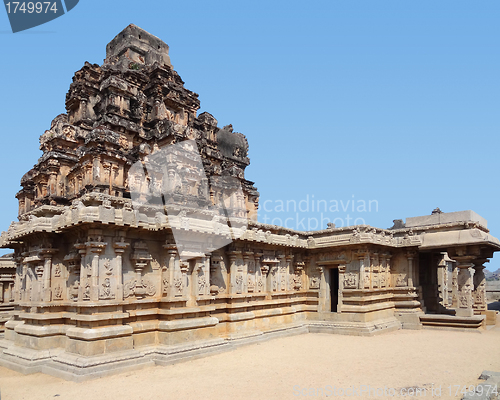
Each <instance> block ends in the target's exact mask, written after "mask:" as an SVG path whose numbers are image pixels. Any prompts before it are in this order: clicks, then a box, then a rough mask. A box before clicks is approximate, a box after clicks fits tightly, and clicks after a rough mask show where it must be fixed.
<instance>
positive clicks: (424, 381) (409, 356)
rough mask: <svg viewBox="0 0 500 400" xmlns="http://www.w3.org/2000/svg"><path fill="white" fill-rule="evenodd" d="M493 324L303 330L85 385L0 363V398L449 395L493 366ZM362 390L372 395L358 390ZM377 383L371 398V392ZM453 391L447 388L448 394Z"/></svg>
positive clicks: (497, 336) (496, 367)
mask: <svg viewBox="0 0 500 400" xmlns="http://www.w3.org/2000/svg"><path fill="white" fill-rule="evenodd" d="M498 329H499V328H498V327H497V328H496V329H495V330H489V331H485V332H483V333H476V332H450V331H437V330H422V331H397V332H393V333H387V334H383V335H380V336H376V337H357V336H340V335H328V334H308V335H301V336H293V337H287V338H282V339H274V340H270V341H267V342H263V343H260V344H255V345H249V346H245V347H241V348H238V349H236V350H234V351H232V352H227V353H221V354H216V355H213V356H208V357H205V358H202V359H198V360H193V361H187V362H183V363H179V364H177V365H171V366H167V367H152V368H145V369H142V370H138V371H135V372H128V373H123V374H119V375H115V376H111V377H106V378H101V379H97V380H93V381H88V382H84V383H74V382H67V381H64V380H62V379H58V378H53V377H50V376H47V375H43V374H33V375H26V376H25V375H21V374H19V373H16V372H13V371H10V370H8V369H5V368H0V390H1V398H2V400H9V399H13V400H20V399H26V400H37V399H57V400H70V399H71V400H78V399H86V400H87V399H106V400H107V399H121V400H125V399H134V400H140V399H145V400H146V399H147V400H149V399H297V398H326V397H327V396H326V395H330V396H328V397H333V398H335V397H337V398H338V397H347V396H346V395H348V394H351V391H352V389H353V388H354V390H355V392H354V396H352V394H351V397H354V398H357V399H368V398H378V399H381V398H391V396H390V395H389V394H390V393H392V392H388V391H386V393H385V394H384V393H383V388H384V387H387V390H389V389H390V388H394V389H396V390H397V394H398V395H399V393H400V392H399V390H400V389H401V388H406V387H425V388H426V389H427V392H426V396H423V392H421V395H420V396H417V395H415V396H411V397H417V398H422V397H425V398H440V399H452V398H461V397H462V395H461V394H459V395H458V396H457V397H455V396H453V395H452V396H449V388H448V387H449V385H461V386H463V385H468V384H473V383H476V382H477V380H476V378H477V377H478V376H479V374H480V373H481V372H482V371H483V370H493V371H500V330H498ZM334 387H335V388H336V392H334V390H335V389H334ZM439 387H441V395H440V396H439V392H438V391H437V389H438V388H439ZM339 388H343V389H347V393H344V396H341V392H340V391H339ZM369 388H371V389H372V391H371V394H372V396H369V395H368V394H367V393H366V392H363V393H361V390H362V389H365V390H369ZM377 388H379V392H378V396H377V393H374V390H375V389H377ZM432 388H434V396H433V393H432ZM320 389H322V390H323V393H322V394H323V396H320V395H321V390H320ZM455 391H456V387H452V394H454V393H455ZM410 393H411V390H410ZM313 394H314V395H315V396H313ZM374 394H375V396H373V395H374ZM396 397H400V396H396ZM407 397H408V396H407Z"/></svg>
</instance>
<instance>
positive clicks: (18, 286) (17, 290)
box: [14, 257, 23, 300]
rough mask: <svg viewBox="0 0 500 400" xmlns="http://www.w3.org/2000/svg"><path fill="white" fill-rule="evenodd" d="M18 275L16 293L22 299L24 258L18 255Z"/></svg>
mask: <svg viewBox="0 0 500 400" xmlns="http://www.w3.org/2000/svg"><path fill="white" fill-rule="evenodd" d="M15 262H16V276H15V280H14V293H15V294H16V295H17V296H16V299H17V300H21V298H20V297H19V296H20V295H21V294H22V290H21V285H22V276H23V266H22V263H21V262H22V258H21V257H16V259H15Z"/></svg>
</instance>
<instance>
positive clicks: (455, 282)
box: [451, 262, 458, 308]
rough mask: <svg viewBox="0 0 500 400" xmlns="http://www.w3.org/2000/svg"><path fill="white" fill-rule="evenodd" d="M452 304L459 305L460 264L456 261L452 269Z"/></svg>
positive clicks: (454, 306)
mask: <svg viewBox="0 0 500 400" xmlns="http://www.w3.org/2000/svg"><path fill="white" fill-rule="evenodd" d="M451 306H452V307H453V308H457V307H458V266H457V263H456V262H455V263H454V264H453V267H452V271H451Z"/></svg>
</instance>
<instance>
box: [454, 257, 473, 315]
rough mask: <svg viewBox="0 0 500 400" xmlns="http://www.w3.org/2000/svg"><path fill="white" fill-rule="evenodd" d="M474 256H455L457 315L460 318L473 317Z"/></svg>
mask: <svg viewBox="0 0 500 400" xmlns="http://www.w3.org/2000/svg"><path fill="white" fill-rule="evenodd" d="M473 258H474V256H468V255H466V256H455V257H454V259H455V260H456V262H457V269H458V276H457V294H458V304H457V308H456V313H457V314H456V315H457V316H460V317H472V316H473V315H474V311H473V309H472V305H473V300H472V267H473V265H474V264H473V263H472V262H471V261H472V259H473Z"/></svg>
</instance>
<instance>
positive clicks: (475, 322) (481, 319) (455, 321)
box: [420, 314, 486, 331]
mask: <svg viewBox="0 0 500 400" xmlns="http://www.w3.org/2000/svg"><path fill="white" fill-rule="evenodd" d="M420 322H421V323H422V326H423V327H424V328H430V329H444V330H449V329H452V330H457V329H458V330H476V331H477V330H479V329H482V328H485V326H486V316H485V315H474V316H472V317H459V316H455V315H443V314H424V315H421V316H420Z"/></svg>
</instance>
